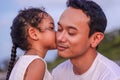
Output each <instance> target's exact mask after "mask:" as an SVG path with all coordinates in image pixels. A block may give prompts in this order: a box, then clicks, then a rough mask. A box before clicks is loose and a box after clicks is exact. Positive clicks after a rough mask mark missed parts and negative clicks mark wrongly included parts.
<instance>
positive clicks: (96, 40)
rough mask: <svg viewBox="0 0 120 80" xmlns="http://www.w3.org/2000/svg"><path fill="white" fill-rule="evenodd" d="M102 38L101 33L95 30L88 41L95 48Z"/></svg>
mask: <svg viewBox="0 0 120 80" xmlns="http://www.w3.org/2000/svg"><path fill="white" fill-rule="evenodd" d="M103 38H104V34H103V33H101V32H95V33H94V34H93V35H92V36H91V38H90V39H91V42H90V44H91V47H92V48H96V47H97V46H98V45H99V43H100V42H101V41H102V40H103Z"/></svg>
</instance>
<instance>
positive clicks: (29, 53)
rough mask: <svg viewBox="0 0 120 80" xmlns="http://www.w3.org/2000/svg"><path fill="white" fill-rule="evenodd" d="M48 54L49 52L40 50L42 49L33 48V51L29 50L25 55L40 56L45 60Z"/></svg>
mask: <svg viewBox="0 0 120 80" xmlns="http://www.w3.org/2000/svg"><path fill="white" fill-rule="evenodd" d="M46 53H47V51H43V50H40V49H39V50H37V49H33V48H31V49H29V50H28V51H26V52H25V55H38V56H40V57H42V58H44V57H45V55H46Z"/></svg>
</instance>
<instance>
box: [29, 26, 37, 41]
mask: <svg viewBox="0 0 120 80" xmlns="http://www.w3.org/2000/svg"><path fill="white" fill-rule="evenodd" d="M28 35H29V37H30V38H31V39H33V40H38V39H39V38H38V30H37V29H35V28H33V27H29V29H28Z"/></svg>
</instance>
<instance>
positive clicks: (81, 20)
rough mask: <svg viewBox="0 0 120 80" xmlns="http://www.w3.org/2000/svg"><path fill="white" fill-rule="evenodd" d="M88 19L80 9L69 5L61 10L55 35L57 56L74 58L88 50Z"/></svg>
mask: <svg viewBox="0 0 120 80" xmlns="http://www.w3.org/2000/svg"><path fill="white" fill-rule="evenodd" d="M89 21H90V18H89V17H88V16H86V14H85V13H83V11H82V10H80V9H74V8H71V7H69V8H67V9H66V10H65V11H64V12H63V14H62V15H61V17H60V20H59V22H58V31H57V35H56V38H57V48H58V54H59V56H61V57H63V58H75V57H78V56H81V55H83V54H85V53H86V52H88V51H89V48H90V39H89V37H88V36H89V30H90V29H89V26H88V23H89Z"/></svg>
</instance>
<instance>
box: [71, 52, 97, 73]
mask: <svg viewBox="0 0 120 80" xmlns="http://www.w3.org/2000/svg"><path fill="white" fill-rule="evenodd" d="M96 56H97V52H92V53H86V54H84V55H82V56H80V57H78V58H75V59H70V60H71V63H72V64H73V72H74V73H75V74H77V75H81V74H83V73H85V72H86V71H87V70H88V69H89V68H90V67H91V65H92V64H93V62H94V60H95V58H96Z"/></svg>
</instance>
